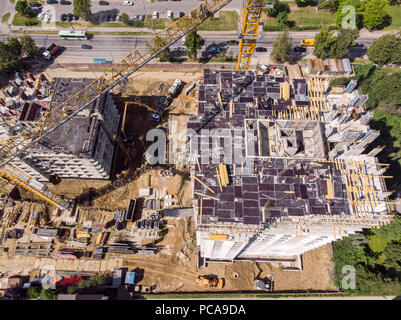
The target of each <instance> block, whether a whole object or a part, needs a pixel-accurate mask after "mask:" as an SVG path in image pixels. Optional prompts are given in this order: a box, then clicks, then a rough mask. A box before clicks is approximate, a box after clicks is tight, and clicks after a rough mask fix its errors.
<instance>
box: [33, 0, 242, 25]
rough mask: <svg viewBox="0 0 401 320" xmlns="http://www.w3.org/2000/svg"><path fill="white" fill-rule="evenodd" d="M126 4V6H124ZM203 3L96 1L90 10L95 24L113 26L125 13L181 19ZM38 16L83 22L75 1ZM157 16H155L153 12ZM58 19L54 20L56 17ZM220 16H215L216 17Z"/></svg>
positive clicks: (56, 0)
mask: <svg viewBox="0 0 401 320" xmlns="http://www.w3.org/2000/svg"><path fill="white" fill-rule="evenodd" d="M124 3H125V4H124ZM200 3H201V1H200V0H156V1H154V2H153V3H152V2H148V1H145V0H134V1H126V0H109V1H98V0H93V1H92V2H91V10H92V13H93V16H94V21H93V22H94V23H103V22H107V21H109V22H112V21H118V17H119V16H120V15H121V14H122V13H126V14H127V15H128V16H129V18H130V19H134V20H141V21H142V20H143V19H141V18H140V19H138V15H139V16H143V17H145V16H146V15H149V14H150V15H152V16H153V18H154V19H157V18H169V19H172V18H179V17H181V16H183V15H184V14H185V13H187V12H189V11H190V10H192V9H193V8H195V7H196V6H198V5H199V4H200ZM239 8H240V1H239V0H233V1H232V2H231V3H230V4H228V5H227V6H226V7H225V9H226V10H233V9H234V10H235V9H237V10H238V11H239ZM33 9H35V13H37V15H39V14H40V13H44V14H46V13H47V14H48V15H49V14H50V15H51V17H50V18H49V16H46V17H45V19H44V20H45V21H46V20H47V19H48V20H47V21H77V20H81V19H75V18H74V16H73V15H72V12H73V4H72V0H47V1H46V3H45V4H44V5H43V6H41V7H37V8H36V7H33ZM155 11H157V14H155V15H154V12H155ZM54 16H55V17H54ZM217 16H218V14H216V17H217Z"/></svg>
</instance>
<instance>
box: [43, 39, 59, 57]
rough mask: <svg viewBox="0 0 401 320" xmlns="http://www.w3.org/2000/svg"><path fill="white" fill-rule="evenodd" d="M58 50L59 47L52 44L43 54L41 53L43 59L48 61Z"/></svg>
mask: <svg viewBox="0 0 401 320" xmlns="http://www.w3.org/2000/svg"><path fill="white" fill-rule="evenodd" d="M59 50H60V47H59V46H58V45H57V44H55V43H52V44H51V45H50V46H49V47H48V48H47V49H46V50H45V51H44V52H43V57H44V58H45V59H47V60H50V59H51V58H52V57H54V55H55V54H56V53H57V52H58V51H59Z"/></svg>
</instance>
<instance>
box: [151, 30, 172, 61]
mask: <svg viewBox="0 0 401 320" xmlns="http://www.w3.org/2000/svg"><path fill="white" fill-rule="evenodd" d="M166 44H167V42H166V40H163V39H162V38H160V37H159V36H156V37H155V38H154V40H153V48H152V53H153V54H155V53H157V52H158V51H159V50H160V49H161V48H163V47H164V46H165V45H166ZM157 57H158V58H159V60H160V61H162V62H165V61H170V60H171V55H170V48H166V49H164V50H163V51H161V52H160V53H159V54H158V55H157Z"/></svg>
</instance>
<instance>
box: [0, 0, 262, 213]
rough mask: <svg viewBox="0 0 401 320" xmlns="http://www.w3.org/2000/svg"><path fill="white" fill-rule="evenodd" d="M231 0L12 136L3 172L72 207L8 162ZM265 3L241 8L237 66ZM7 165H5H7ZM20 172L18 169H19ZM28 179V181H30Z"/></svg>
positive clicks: (161, 37) (205, 5)
mask: <svg viewBox="0 0 401 320" xmlns="http://www.w3.org/2000/svg"><path fill="white" fill-rule="evenodd" d="M230 2H231V0H206V1H204V2H202V3H201V4H199V5H198V6H197V7H196V8H195V9H193V10H191V11H190V12H188V13H187V14H186V15H185V16H183V17H182V18H180V19H179V20H177V21H175V22H174V23H172V24H170V25H169V26H168V27H167V28H165V29H164V30H162V31H160V32H159V33H157V34H156V35H155V36H154V37H153V38H151V39H150V40H148V41H147V42H145V43H144V44H143V45H141V46H139V47H138V48H137V49H135V50H134V51H133V52H131V53H130V54H128V55H127V56H126V57H125V58H124V59H122V60H121V61H120V62H119V63H118V64H117V65H115V66H113V67H111V68H110V69H108V70H107V71H106V72H105V73H104V74H102V75H101V76H99V77H98V78H96V79H95V80H93V81H92V82H91V83H90V84H89V85H87V86H86V87H85V88H83V89H81V90H80V91H78V92H76V93H75V94H73V95H72V96H71V97H70V98H69V99H67V100H66V101H64V102H62V103H60V104H59V105H57V106H56V107H55V108H53V109H52V110H51V111H49V112H48V113H47V114H45V115H44V116H43V117H42V118H40V119H39V120H38V121H36V122H35V123H33V124H32V125H30V126H27V127H26V128H25V129H23V130H22V131H20V132H19V133H17V134H15V135H14V136H12V137H10V138H9V139H8V140H7V142H6V143H4V144H2V145H1V146H0V168H1V170H0V175H1V176H2V177H3V178H5V179H7V180H10V181H12V182H14V183H16V184H18V185H20V186H22V187H24V188H25V189H27V190H30V191H32V192H35V193H36V194H38V195H40V197H41V198H42V199H44V200H46V201H48V202H49V203H51V204H55V205H57V206H58V207H60V208H65V209H69V208H71V207H72V203H71V202H69V201H66V200H63V199H60V198H59V197H58V196H57V195H55V194H53V193H52V192H51V191H50V190H48V189H46V192H44V191H43V188H42V185H43V184H40V183H39V182H37V181H35V180H34V179H33V178H31V177H27V176H26V174H24V175H23V176H24V177H23V178H21V177H20V176H19V175H18V174H16V172H17V171H15V170H14V169H13V168H12V167H11V166H10V165H9V164H10V162H11V161H12V160H13V159H15V158H16V157H18V156H20V155H21V154H23V153H24V152H26V151H27V150H28V149H29V148H30V147H32V146H33V145H35V144H36V143H37V142H38V141H40V140H41V139H43V138H44V137H46V136H47V135H48V134H49V133H51V132H53V131H54V130H55V129H57V128H58V127H60V126H61V125H63V124H64V123H65V122H67V121H68V120H70V119H71V118H73V117H74V116H76V115H77V114H79V113H80V112H81V111H82V110H84V109H85V108H86V107H87V106H88V105H89V104H91V103H93V102H94V101H96V100H97V99H98V98H99V97H101V96H102V95H103V94H106V93H107V92H109V91H110V90H111V89H113V88H114V87H116V86H117V85H120V84H124V83H126V82H127V79H128V77H129V76H131V75H132V74H133V73H134V72H136V71H137V70H138V69H139V68H141V67H142V66H144V65H145V64H146V63H148V62H149V61H150V60H152V59H153V58H155V57H156V56H157V55H158V54H159V53H161V52H162V51H163V50H165V49H166V48H168V47H169V46H171V45H172V44H173V43H175V42H176V41H178V40H179V39H180V38H182V37H183V36H184V35H185V34H187V33H188V32H190V31H191V30H193V29H195V28H196V27H197V26H198V25H200V24H201V23H202V22H204V21H205V20H206V19H208V18H209V17H211V16H213V15H214V14H215V13H216V12H218V11H219V10H220V9H221V8H223V7H224V6H225V5H227V4H228V3H230ZM263 7H264V0H244V2H243V5H242V11H241V25H242V27H241V31H240V34H239V38H240V45H239V55H238V62H237V69H238V70H247V69H248V68H249V66H250V61H251V57H252V54H253V52H254V50H255V45H256V40H257V35H258V29H259V22H260V17H261V13H262V8H263ZM7 164H8V166H7V167H6V165H7ZM17 173H18V172H17ZM28 182H29V183H28Z"/></svg>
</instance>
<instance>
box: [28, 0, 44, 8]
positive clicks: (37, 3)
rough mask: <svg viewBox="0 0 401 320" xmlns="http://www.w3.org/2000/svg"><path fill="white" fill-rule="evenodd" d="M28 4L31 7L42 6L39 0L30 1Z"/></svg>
mask: <svg viewBox="0 0 401 320" xmlns="http://www.w3.org/2000/svg"><path fill="white" fill-rule="evenodd" d="M29 5H30V6H31V8H39V7H41V6H42V5H41V4H40V3H39V2H36V1H33V2H30V3H29Z"/></svg>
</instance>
